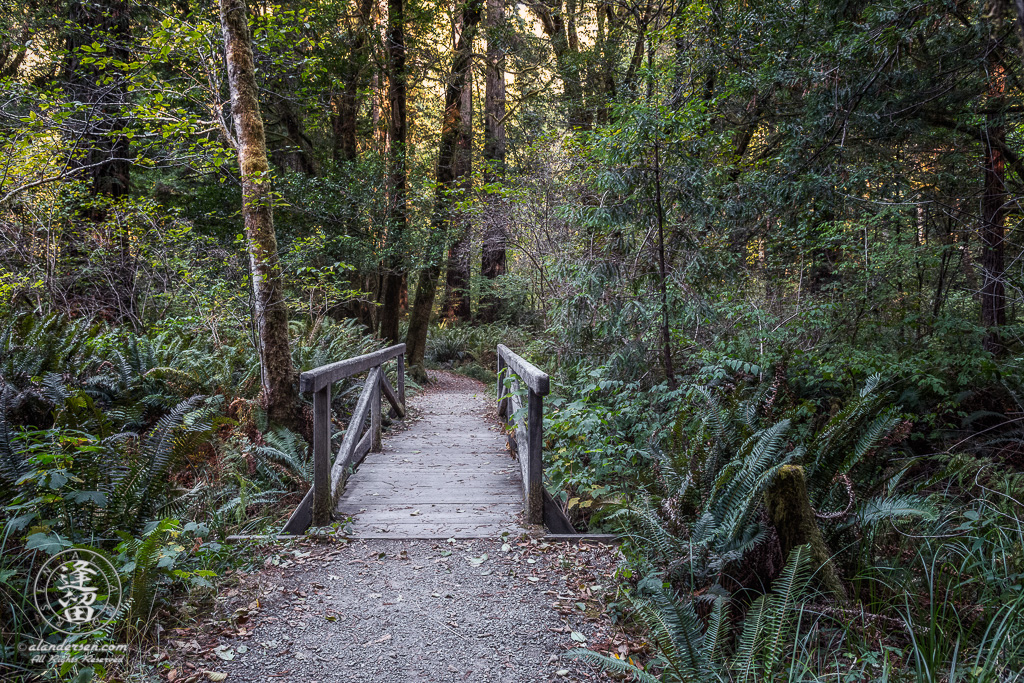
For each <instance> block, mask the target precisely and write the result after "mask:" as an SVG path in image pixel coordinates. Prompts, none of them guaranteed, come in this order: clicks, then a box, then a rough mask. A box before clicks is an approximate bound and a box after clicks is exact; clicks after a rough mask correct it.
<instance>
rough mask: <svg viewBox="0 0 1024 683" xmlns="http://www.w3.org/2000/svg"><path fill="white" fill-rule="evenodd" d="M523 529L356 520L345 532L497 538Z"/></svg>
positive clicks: (363, 535) (365, 535)
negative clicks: (363, 522) (381, 522)
mask: <svg viewBox="0 0 1024 683" xmlns="http://www.w3.org/2000/svg"><path fill="white" fill-rule="evenodd" d="M521 532H522V529H520V528H519V527H517V526H515V525H514V524H474V525H470V526H468V527H465V526H462V525H459V524H362V523H360V522H354V523H352V524H350V525H349V526H348V527H347V528H346V529H345V532H344V535H346V536H348V537H349V538H401V539H445V538H497V537H500V536H501V535H502V534H509V535H516V536H518V534H519V533H521Z"/></svg>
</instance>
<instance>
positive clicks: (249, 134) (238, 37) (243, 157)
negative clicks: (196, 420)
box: [220, 0, 301, 427]
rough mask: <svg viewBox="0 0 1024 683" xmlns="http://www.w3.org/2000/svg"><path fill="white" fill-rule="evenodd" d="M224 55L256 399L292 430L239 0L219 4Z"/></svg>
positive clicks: (260, 138)
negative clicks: (248, 282) (255, 356)
mask: <svg viewBox="0 0 1024 683" xmlns="http://www.w3.org/2000/svg"><path fill="white" fill-rule="evenodd" d="M220 21H221V27H222V29H223V31H224V54H225V61H226V63H227V69H228V86H229V88H230V91H231V116H232V120H233V122H234V127H235V142H236V145H237V151H238V166H239V169H240V170H241V176H242V219H243V221H244V222H245V237H246V244H247V247H248V251H249V270H250V273H251V277H252V290H253V323H254V327H255V328H256V343H257V346H258V350H259V360H260V377H261V381H262V396H261V398H262V400H263V402H264V403H265V405H266V408H267V416H268V417H269V418H270V420H272V421H274V422H277V423H280V424H284V425H288V426H292V427H297V426H298V425H299V419H300V416H301V413H300V410H299V403H298V391H297V386H296V380H297V379H298V378H297V375H296V373H295V368H294V367H293V366H292V355H291V347H290V344H289V341H288V311H287V309H286V308H285V303H284V296H283V291H282V288H283V283H282V278H281V266H280V264H279V262H278V255H277V237H276V235H275V234H274V212H273V205H272V197H271V176H270V164H269V162H268V161H267V141H266V135H265V133H264V130H263V119H262V117H261V116H260V106H259V100H258V98H257V96H258V90H257V87H256V74H255V68H254V64H253V57H252V43H251V41H250V38H249V25H248V21H247V20H246V11H245V2H244V0H220Z"/></svg>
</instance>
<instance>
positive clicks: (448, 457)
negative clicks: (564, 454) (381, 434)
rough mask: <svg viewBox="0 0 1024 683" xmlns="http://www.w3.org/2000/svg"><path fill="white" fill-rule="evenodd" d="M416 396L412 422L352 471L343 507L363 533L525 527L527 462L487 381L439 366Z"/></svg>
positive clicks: (353, 530)
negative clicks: (496, 418) (512, 443)
mask: <svg viewBox="0 0 1024 683" xmlns="http://www.w3.org/2000/svg"><path fill="white" fill-rule="evenodd" d="M435 377H436V379H438V380H439V381H438V385H437V386H435V387H432V388H431V389H430V390H428V391H426V392H424V393H422V394H419V395H418V396H416V397H414V398H411V399H410V406H411V408H412V411H413V412H412V416H411V418H410V419H409V420H408V423H409V424H408V427H407V428H406V429H405V430H404V431H402V432H400V433H398V434H394V435H385V438H384V451H383V452H382V453H369V454H368V455H367V456H366V459H365V460H363V462H362V464H361V465H359V467H358V469H356V471H355V473H354V474H353V475H352V476H351V477H350V478H349V481H348V483H347V484H346V488H345V491H344V493H343V494H342V495H341V498H340V499H339V501H338V507H337V510H336V511H337V513H338V514H339V515H343V516H352V517H353V523H352V524H351V525H349V527H348V531H349V535H350V536H352V537H355V538H395V539H403V538H451V537H455V538H480V537H494V536H497V535H499V534H500V533H502V532H504V531H508V532H510V533H515V532H518V531H521V530H522V527H521V526H520V525H519V524H518V522H517V520H518V519H519V518H521V513H522V509H523V493H522V491H523V488H522V482H521V479H520V474H519V466H518V464H517V463H516V461H515V460H513V459H512V458H511V457H510V456H509V453H508V451H507V450H506V448H505V437H504V436H503V435H502V433H501V431H500V430H499V428H498V426H497V425H496V424H494V423H493V422H492V420H491V419H490V416H489V413H492V412H493V406H492V405H491V403H490V401H488V398H487V390H486V388H485V387H484V385H483V384H479V383H475V382H472V380H468V379H465V378H461V377H457V376H452V375H448V374H447V373H438V376H435Z"/></svg>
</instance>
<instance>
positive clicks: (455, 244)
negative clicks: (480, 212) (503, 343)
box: [444, 78, 473, 321]
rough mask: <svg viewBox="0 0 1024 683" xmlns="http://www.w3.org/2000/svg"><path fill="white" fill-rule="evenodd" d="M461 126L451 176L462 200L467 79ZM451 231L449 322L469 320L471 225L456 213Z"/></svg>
mask: <svg viewBox="0 0 1024 683" xmlns="http://www.w3.org/2000/svg"><path fill="white" fill-rule="evenodd" d="M459 112H460V114H461V116H462V126H461V128H460V129H459V135H458V139H457V140H456V142H455V159H453V161H452V165H453V167H454V168H453V169H452V175H453V176H454V177H455V178H458V179H461V182H460V183H459V186H460V187H461V189H462V198H463V199H465V198H466V197H467V196H468V195H469V191H470V190H471V189H472V183H473V178H472V175H471V173H472V171H473V79H472V78H467V79H466V85H465V87H464V88H463V89H462V102H461V103H460V105H459ZM453 227H454V229H455V230H457V231H458V234H457V236H456V239H454V240H453V241H452V243H451V245H450V246H449V247H448V268H447V271H446V274H445V303H444V317H446V318H448V319H450V320H455V319H458V320H463V321H468V320H469V319H470V300H469V293H470V292H469V276H470V266H469V247H470V241H471V240H470V236H471V235H470V230H471V228H472V223H471V221H470V220H469V218H468V216H466V215H465V214H463V213H462V212H459V215H458V216H456V217H455V219H454V220H453Z"/></svg>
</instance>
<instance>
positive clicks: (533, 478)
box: [498, 344, 550, 524]
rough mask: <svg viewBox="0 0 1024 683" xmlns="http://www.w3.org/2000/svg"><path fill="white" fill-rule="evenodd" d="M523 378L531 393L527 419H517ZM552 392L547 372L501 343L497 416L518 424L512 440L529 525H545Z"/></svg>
mask: <svg viewBox="0 0 1024 683" xmlns="http://www.w3.org/2000/svg"><path fill="white" fill-rule="evenodd" d="M506 376H510V377H511V382H510V384H511V387H506V386H505V378H506ZM520 379H522V381H523V383H524V384H525V385H526V387H527V390H528V391H527V397H526V419H525V420H523V419H521V418H520V419H517V418H516V415H517V414H518V413H519V412H520V409H521V408H522V398H521V397H520V395H519V380H520ZM509 389H511V391H509ZM549 389H550V382H549V381H548V376H547V373H544V372H542V371H541V370H540V369H538V368H537V366H535V365H533V363H530V362H528V361H527V360H525V359H524V358H522V357H521V356H519V355H517V354H515V353H513V352H512V350H511V349H509V348H508V347H507V346H505V345H504V344H498V414H499V415H501V416H502V417H504V418H505V421H506V424H507V425H508V426H510V427H511V426H512V423H513V422H515V437H514V438H512V437H511V436H510V438H509V441H510V442H511V445H512V446H513V447H514V448H515V451H516V456H517V457H518V458H519V467H520V469H521V470H522V474H523V507H524V508H525V511H526V521H527V522H528V523H529V524H543V523H544V453H543V449H544V396H545V395H547V393H548V391H549Z"/></svg>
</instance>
